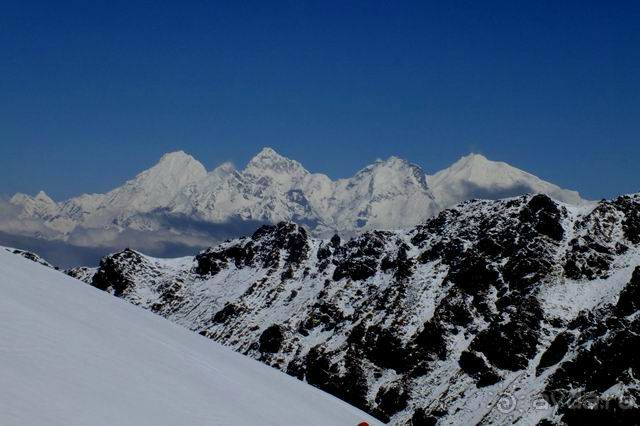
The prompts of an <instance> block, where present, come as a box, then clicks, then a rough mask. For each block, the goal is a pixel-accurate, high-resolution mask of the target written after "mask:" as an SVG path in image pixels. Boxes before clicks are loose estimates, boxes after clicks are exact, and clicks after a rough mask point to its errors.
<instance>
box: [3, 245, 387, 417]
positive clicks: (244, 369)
mask: <svg viewBox="0 0 640 426" xmlns="http://www.w3.org/2000/svg"><path fill="white" fill-rule="evenodd" d="M17 254H22V255H25V253H23V252H19V253H17ZM28 257H30V258H31V260H36V259H35V258H33V257H32V256H28ZM46 266H47V265H38V264H36V263H33V262H30V261H28V260H25V259H22V258H20V257H18V256H15V255H13V254H9V253H7V252H6V251H5V250H0V277H2V278H1V279H0V322H2V327H0V355H1V357H0V358H1V360H2V362H0V383H2V385H1V386H0V424H2V425H3V426H40V425H50V426H86V425H94V426H99V425H105V426H107V425H108V426H112V425H123V426H125V425H130V426H139V425H155V426H162V425H172V426H173V425H193V426H195V425H198V426H200V425H238V426H254V425H272V426H276V425H315V426H326V425H345V426H356V425H358V424H360V423H361V422H367V423H368V424H370V425H371V426H373V425H376V424H379V423H378V422H377V421H376V420H375V419H372V418H371V417H370V416H368V415H366V414H365V413H363V412H361V411H359V410H357V409H356V408H353V407H351V406H349V405H347V404H346V403H344V402H342V401H340V400H338V399H336V398H335V397H332V396H330V395H328V394H326V393H324V392H320V391H318V390H317V389H314V388H312V387H311V386H308V385H305V384H303V383H301V382H299V381H297V380H295V379H293V378H291V377H288V376H286V375H285V374H283V373H281V372H278V371H276V370H274V369H272V368H269V367H267V366H265V365H261V364H260V363H258V362H256V361H254V360H251V359H249V358H246V357H244V356H241V355H239V354H237V353H234V352H232V351H231V350H229V349H227V348H223V347H222V346H220V345H218V344H216V343H215V342H212V341H210V340H207V339H205V338H203V337H201V336H198V335H196V334H194V333H191V332H189V331H188V330H185V329H184V328H182V327H177V326H176V325H175V324H172V323H170V322H169V321H167V320H165V319H164V318H161V317H158V316H156V315H152V314H151V313H149V312H145V311H143V310H142V309H139V308H136V307H134V306H131V305H129V304H127V303H124V302H122V301H120V300H117V299H115V298H113V297H110V296H107V295H106V294H104V293H102V292H100V291H97V290H96V289H94V288H91V287H88V286H86V285H85V284H83V283H81V282H79V281H77V280H75V279H73V278H71V277H69V276H66V275H64V274H62V273H60V272H57V271H54V270H52V269H50V268H47V267H46Z"/></svg>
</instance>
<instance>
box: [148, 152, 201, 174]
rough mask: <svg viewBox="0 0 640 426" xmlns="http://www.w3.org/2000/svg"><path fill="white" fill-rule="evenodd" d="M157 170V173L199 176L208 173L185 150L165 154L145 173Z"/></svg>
mask: <svg viewBox="0 0 640 426" xmlns="http://www.w3.org/2000/svg"><path fill="white" fill-rule="evenodd" d="M151 171H155V172H156V173H168V174H172V175H180V174H192V175H199V177H201V176H204V175H206V174H207V170H206V169H205V168H204V166H203V165H202V164H201V163H200V162H199V161H198V160H196V159H195V158H193V157H192V156H191V155H189V154H187V153H186V152H184V151H176V152H170V153H168V154H164V155H163V156H162V158H160V161H158V163H157V164H156V165H155V166H153V167H152V168H151V169H149V170H147V171H146V172H143V173H141V174H144V173H148V174H150V173H149V172H151Z"/></svg>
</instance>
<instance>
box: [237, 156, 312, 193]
mask: <svg viewBox="0 0 640 426" xmlns="http://www.w3.org/2000/svg"><path fill="white" fill-rule="evenodd" d="M242 173H243V175H245V176H246V177H248V178H249V180H256V179H258V180H259V179H260V178H267V181H268V182H271V181H273V182H276V183H278V184H280V185H287V186H288V185H291V184H292V183H293V182H295V181H299V180H301V179H303V178H304V177H305V176H307V175H308V174H309V172H308V171H307V170H306V169H305V168H304V167H303V166H302V164H300V163H299V162H297V161H295V160H291V159H289V158H287V157H284V156H282V155H280V154H278V153H277V152H276V151H274V150H273V149H272V148H268V147H267V148H263V149H262V151H260V152H259V153H258V155H256V156H255V157H253V158H252V159H251V161H249V164H247V167H246V168H245V169H244V171H243V172H242ZM263 183H267V182H263Z"/></svg>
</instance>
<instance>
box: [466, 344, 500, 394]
mask: <svg viewBox="0 0 640 426" xmlns="http://www.w3.org/2000/svg"><path fill="white" fill-rule="evenodd" d="M458 364H459V365H460V368H461V369H462V371H464V372H465V373H467V374H468V375H469V376H471V377H473V378H474V379H476V385H477V386H478V387H479V388H482V387H485V386H491V385H493V384H496V383H498V382H499V381H500V380H501V379H502V377H500V375H498V374H497V373H496V372H495V371H494V370H493V369H492V368H491V367H489V366H488V365H487V363H486V362H485V361H484V360H483V359H482V358H481V357H480V356H478V355H477V354H475V353H473V352H468V351H465V352H462V354H461V355H460V360H459V361H458Z"/></svg>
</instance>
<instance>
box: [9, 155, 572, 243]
mask: <svg viewBox="0 0 640 426" xmlns="http://www.w3.org/2000/svg"><path fill="white" fill-rule="evenodd" d="M526 193H544V194H548V195H550V196H551V197H554V198H556V199H558V200H560V201H564V202H568V203H572V204H580V203H581V202H582V200H581V198H580V197H579V195H578V194H577V193H576V192H573V191H566V190H562V189H560V188H559V187H557V186H555V185H553V184H550V183H548V182H544V181H542V180H540V179H538V178H537V177H535V176H533V175H530V174H528V173H525V172H523V171H520V170H518V169H515V168H513V167H511V166H508V165H507V164H505V163H497V162H492V161H489V160H487V159H486V158H484V157H482V156H479V155H471V156H469V157H464V158H463V159H461V160H460V161H458V162H457V163H455V164H454V165H453V166H451V167H450V168H448V169H446V170H443V171H441V172H438V173H436V174H435V175H434V176H427V175H425V172H424V171H423V170H422V169H421V168H420V167H418V166H417V165H415V164H411V163H409V162H407V161H405V160H402V159H400V158H397V157H391V158H389V159H387V160H384V161H382V160H380V161H377V162H376V163H374V164H372V165H370V166H368V167H365V168H364V169H362V170H360V171H359V172H358V173H357V174H356V175H355V176H353V177H351V178H348V179H339V180H336V181H333V180H331V179H330V178H329V177H327V176H326V175H323V174H319V173H310V172H309V171H307V170H306V169H305V168H304V167H303V166H302V165H301V164H300V163H299V162H297V161H294V160H291V159H288V158H285V157H283V156H281V155H280V154H278V153H277V152H275V151H274V150H273V149H271V148H265V149H263V150H262V151H261V152H260V153H259V154H258V155H256V156H255V157H254V158H253V159H252V160H251V161H250V162H249V163H248V164H247V166H246V167H245V168H244V169H242V170H236V169H235V167H234V166H233V165H231V164H228V163H225V164H222V165H221V166H219V167H217V168H216V169H214V170H213V171H211V172H207V171H206V170H205V168H204V167H203V166H202V164H200V163H199V162H198V161H197V160H195V159H194V158H193V157H191V156H190V155H187V154H185V153H184V152H174V153H170V154H166V155H165V156H164V157H162V159H161V160H160V162H159V163H158V164H157V165H155V166H154V167H152V168H151V169H149V170H147V171H144V172H142V173H140V174H139V175H138V176H136V177H135V178H134V179H132V180H130V181H128V182H126V183H125V184H124V185H123V186H121V187H119V188H116V189H114V190H112V191H111V192H109V193H107V194H85V195H81V196H79V197H76V198H72V199H70V200H68V201H64V202H60V203H56V202H54V201H53V200H52V199H51V198H49V197H48V196H47V195H46V194H45V193H44V192H41V193H39V194H38V195H37V196H35V197H30V196H28V195H24V194H17V195H15V196H14V197H13V198H12V199H11V203H12V205H14V206H16V207H17V208H18V209H19V212H17V215H18V219H17V220H0V230H2V231H5V232H12V233H22V234H24V235H29V236H38V237H41V238H47V239H52V238H58V239H63V240H67V241H69V242H70V243H73V244H77V245H81V246H88V245H100V244H101V243H105V242H106V241H108V240H109V239H110V240H114V239H115V238H116V236H114V233H115V234H117V233H119V232H123V231H125V230H127V231H133V232H143V233H144V232H147V231H151V232H157V231H159V230H162V231H163V232H165V233H166V235H163V236H162V238H164V239H169V240H171V241H172V242H180V243H182V244H190V245H195V246H197V245H201V244H202V242H203V241H206V239H207V238H209V239H210V238H211V235H210V234H208V233H207V224H225V223H229V221H237V220H240V221H254V223H257V222H262V223H277V222H279V221H292V222H295V223H298V224H303V225H304V226H306V227H307V229H309V230H311V232H312V233H313V234H314V235H316V236H325V237H326V236H331V235H332V234H333V233H336V232H337V233H340V234H341V235H353V234H356V233H359V232H362V231H366V230H373V229H408V228H411V227H413V226H415V225H417V224H419V223H421V222H422V221H424V220H425V219H426V218H428V217H432V216H433V215H435V214H437V213H438V212H439V211H441V210H442V208H445V207H450V206H452V205H454V204H457V203H458V202H462V201H465V200H468V199H471V198H490V199H495V198H501V197H504V196H505V195H509V196H514V195H523V194H526ZM185 235H188V236H192V237H193V239H192V240H189V239H187V238H180V236H183V237H184V236H185ZM136 238H140V236H136V237H134V238H130V240H135V239H136ZM103 245H106V244H103ZM113 245H117V244H112V246H113Z"/></svg>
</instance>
